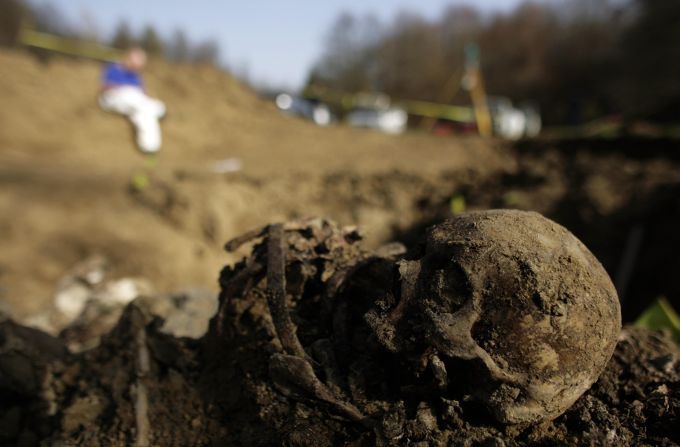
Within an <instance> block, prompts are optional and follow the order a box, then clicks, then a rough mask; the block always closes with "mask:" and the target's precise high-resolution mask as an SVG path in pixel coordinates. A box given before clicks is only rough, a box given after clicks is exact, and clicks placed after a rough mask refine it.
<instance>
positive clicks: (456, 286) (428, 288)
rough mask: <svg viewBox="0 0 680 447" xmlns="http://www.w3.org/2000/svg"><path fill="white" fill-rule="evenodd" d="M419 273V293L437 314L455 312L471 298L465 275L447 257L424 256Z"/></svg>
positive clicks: (470, 290) (469, 286) (470, 289)
mask: <svg viewBox="0 0 680 447" xmlns="http://www.w3.org/2000/svg"><path fill="white" fill-rule="evenodd" d="M421 271H422V273H421V276H420V278H419V291H420V293H421V294H422V297H423V298H424V299H425V301H426V302H428V303H429V304H430V306H433V307H434V309H433V310H436V311H437V312H441V313H453V312H456V311H458V310H459V309H460V308H461V307H462V306H463V304H465V303H466V302H467V301H468V300H469V299H470V297H471V296H472V287H471V285H470V281H469V279H468V277H467V274H466V273H465V271H464V270H463V268H462V267H461V266H460V265H459V264H458V263H457V262H456V261H454V260H452V259H451V257H449V256H442V255H439V256H426V257H425V258H424V259H423V266H422V270H421Z"/></svg>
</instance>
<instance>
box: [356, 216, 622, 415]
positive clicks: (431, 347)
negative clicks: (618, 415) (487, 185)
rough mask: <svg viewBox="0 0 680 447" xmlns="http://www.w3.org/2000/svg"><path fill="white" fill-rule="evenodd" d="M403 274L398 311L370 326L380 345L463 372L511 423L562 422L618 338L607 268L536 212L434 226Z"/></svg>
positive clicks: (491, 406) (618, 317) (477, 392)
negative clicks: (428, 356) (429, 355)
mask: <svg viewBox="0 0 680 447" xmlns="http://www.w3.org/2000/svg"><path fill="white" fill-rule="evenodd" d="M399 272H400V276H401V280H400V281H401V285H400V288H401V302H400V303H399V304H398V305H396V307H395V308H394V309H392V311H391V312H390V313H389V315H387V316H385V317H384V318H373V320H371V317H370V315H369V316H368V317H367V322H368V324H369V326H371V327H372V328H373V329H374V330H375V331H376V332H379V333H377V334H376V338H377V339H378V340H379V341H380V342H381V344H383V346H385V347H387V348H388V349H389V350H390V351H392V352H402V353H404V352H407V351H408V352H409V353H412V352H413V350H414V349H417V350H420V351H428V352H434V353H435V357H436V360H437V362H438V363H439V364H444V365H446V364H457V365H460V364H461V363H460V361H463V364H465V365H466V367H467V366H469V367H470V369H471V374H469V375H468V376H469V377H470V383H468V385H469V386H470V389H471V393H472V397H473V398H474V399H476V400H477V401H479V402H481V403H483V404H484V405H485V406H486V407H487V408H488V409H489V411H490V412H491V414H493V415H494V416H495V418H496V419H497V420H498V421H499V422H501V423H504V424H521V423H535V422H539V421H541V420H548V419H552V418H555V417H557V416H558V415H560V414H562V413H563V412H564V411H565V410H566V409H568V408H569V407H570V406H571V405H572V404H573V403H574V402H575V401H576V399H578V397H579V396H581V395H582V394H583V393H584V392H585V391H586V390H587V389H588V388H589V387H590V386H591V385H592V384H593V383H594V382H595V381H596V380H597V378H598V377H599V375H600V374H601V372H602V370H603V369H604V367H605V365H606V363H607V362H608V361H609V359H610V357H611V355H612V353H613V350H614V347H615V344H616V340H617V337H618V334H619V331H620V329H621V310H620V306H619V300H618V297H617V294H616V291H615V289H614V286H613V284H612V282H611V280H610V278H609V276H608V275H607V273H606V272H605V270H604V268H603V267H602V265H601V264H600V263H599V262H598V261H597V259H596V258H595V257H594V256H593V255H592V253H590V251H589V250H588V249H587V248H586V247H585V246H584V245H583V244H582V243H581V242H580V241H579V240H578V239H577V238H576V237H575V236H574V235H573V234H571V233H570V232H569V231H568V230H566V229H565V228H563V227H562V226H560V225H558V224H556V223H555V222H552V221H551V220H549V219H546V218H545V217H543V216H541V215H540V214H537V213H533V212H525V211H512V210H491V211H483V212H471V213H466V214H462V215H459V216H456V217H455V218H453V219H451V220H448V221H446V222H444V223H442V224H439V225H436V226H434V227H432V228H431V229H430V231H429V233H428V238H427V243H426V248H425V255H424V256H423V257H422V258H421V259H420V260H417V261H403V262H402V263H401V264H400V266H399ZM404 327H408V328H410V329H408V330H406V332H409V333H410V334H416V335H415V337H414V336H412V335H409V337H410V341H409V340H405V339H403V338H400V337H401V336H400V331H402V332H403V331H404ZM414 338H415V339H417V340H415V341H413V339H414ZM452 361H453V363H452ZM456 361H457V362H459V363H455V362H456ZM444 368H445V367H444ZM451 372H452V371H449V377H450V376H451ZM445 376H446V374H445ZM447 386H458V384H451V383H448V385H447Z"/></svg>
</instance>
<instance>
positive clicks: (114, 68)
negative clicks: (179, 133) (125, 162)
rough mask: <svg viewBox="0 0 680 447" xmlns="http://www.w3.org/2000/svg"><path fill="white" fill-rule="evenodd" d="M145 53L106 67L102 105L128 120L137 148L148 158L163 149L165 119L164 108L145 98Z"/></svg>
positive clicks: (136, 50) (139, 51) (136, 52)
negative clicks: (133, 130)
mask: <svg viewBox="0 0 680 447" xmlns="http://www.w3.org/2000/svg"><path fill="white" fill-rule="evenodd" d="M146 60H147V57H146V52H144V50H142V49H141V48H132V49H130V50H128V51H126V52H125V54H124V55H123V57H122V59H121V61H120V62H117V63H116V62H113V63H109V64H107V65H106V67H104V71H103V74H102V79H101V83H102V85H101V93H100V95H99V104H100V105H101V107H102V108H103V109H104V110H106V111H107V112H114V113H119V114H122V115H125V116H127V117H128V119H129V120H130V122H132V124H133V126H134V127H135V132H136V138H137V146H138V147H139V149H140V150H141V151H142V152H144V153H146V154H153V153H156V152H158V151H159V150H160V148H161V127H160V123H159V120H160V119H161V118H162V117H163V116H165V104H163V102H161V101H159V100H158V99H155V98H152V97H150V96H148V95H147V94H146V91H145V89H144V82H143V80H142V76H141V71H142V69H143V68H144V66H145V65H146Z"/></svg>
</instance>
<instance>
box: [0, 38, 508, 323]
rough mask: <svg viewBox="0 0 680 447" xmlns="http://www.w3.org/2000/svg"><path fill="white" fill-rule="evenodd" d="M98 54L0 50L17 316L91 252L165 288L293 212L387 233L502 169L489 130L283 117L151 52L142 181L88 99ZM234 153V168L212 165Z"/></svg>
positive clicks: (3, 264) (4, 232)
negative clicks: (157, 102) (469, 134)
mask: <svg viewBox="0 0 680 447" xmlns="http://www.w3.org/2000/svg"><path fill="white" fill-rule="evenodd" d="M99 70H100V65H99V64H97V63H93V62H86V61H76V60H66V59H62V58H54V59H52V60H50V61H49V62H48V63H46V64H43V63H40V62H38V61H37V60H35V59H34V58H32V57H30V56H29V55H27V54H23V53H16V52H7V51H2V52H0V79H2V82H0V97H2V98H3V100H2V106H1V107H0V185H1V187H0V215H1V216H3V217H2V219H0V242H1V243H2V244H3V250H2V252H1V253H0V302H1V303H3V306H5V307H10V308H11V309H10V310H11V311H12V312H13V313H15V314H17V315H19V316H26V315H29V314H32V313H35V312H37V311H39V310H41V309H43V308H44V307H45V306H46V305H47V304H48V303H49V302H50V299H51V295H52V292H53V290H54V286H55V284H56V282H57V281H58V280H59V279H60V278H61V277H62V275H63V274H64V273H65V272H67V271H69V270H70V269H71V267H72V266H73V265H75V264H77V263H78V262H79V261H81V260H82V259H84V258H86V257H87V256H88V255H91V254H101V255H104V256H105V257H107V258H108V259H110V261H111V263H112V268H113V271H114V274H120V275H137V276H145V277H148V278H149V279H150V280H151V281H153V283H154V284H156V285H157V287H159V288H160V289H161V290H172V289H176V288H178V287H184V286H186V285H192V284H193V285H196V284H197V285H202V286H209V287H214V288H216V275H215V272H217V271H218V270H219V268H220V267H221V266H222V265H223V264H224V263H225V262H227V261H230V260H235V259H236V257H229V256H227V255H225V253H224V252H223V251H222V247H221V246H222V243H223V242H224V240H225V239H226V238H228V237H231V236H233V235H235V234H238V233H240V232H243V231H246V230H248V229H250V228H253V227H256V226H260V225H263V224H265V223H268V222H271V221H276V220H286V219H289V218H293V217H296V216H300V215H310V214H318V215H324V216H329V217H331V218H334V219H336V220H338V221H340V222H341V223H344V224H351V223H355V224H360V225H362V226H365V227H366V228H370V229H371V234H369V240H372V241H378V240H383V239H385V238H388V237H389V236H390V235H391V234H392V232H393V230H394V229H395V228H396V229H401V230H403V229H406V228H407V227H409V226H410V225H412V224H414V223H415V222H417V221H419V220H420V219H421V216H420V208H421V205H422V203H423V201H428V200H431V198H433V197H437V198H439V199H438V201H441V200H444V197H446V196H448V195H450V194H451V193H452V191H453V190H454V189H455V187H456V185H457V184H458V182H459V181H460V179H462V178H468V177H470V176H477V177H482V176H485V175H487V174H488V173H490V172H495V171H498V170H499V169H505V168H506V167H507V166H509V165H511V164H512V161H511V159H510V158H508V157H507V155H506V154H504V153H503V150H502V148H501V147H499V146H498V145H496V144H489V143H487V142H484V141H481V140H477V139H474V138H471V139H463V140H453V139H443V138H436V137H431V136H427V135H420V134H409V135H406V136H403V137H392V136H386V135H382V134H379V133H376V132H371V131H363V130H355V129H349V128H345V127H332V128H319V127H316V126H313V125H311V124H309V123H306V122H304V121H302V120H299V119H297V118H294V117H288V116H283V115H281V114H280V113H279V112H278V111H277V110H275V109H274V107H273V106H272V105H270V104H268V103H266V102H264V101H262V100H260V99H259V98H257V97H256V96H255V95H254V94H253V93H252V92H251V91H249V90H248V89H247V88H245V87H244V86H243V85H241V84H240V83H238V82H237V81H235V80H234V79H233V78H231V77H230V76H228V75H227V74H225V73H222V72H219V71H217V70H215V69H212V68H209V67H192V66H175V65H167V64H164V63H162V62H154V63H152V64H151V66H150V67H149V71H148V73H147V76H146V78H147V84H148V88H149V91H150V93H151V94H152V95H156V96H158V97H159V98H161V99H163V100H164V101H165V102H166V103H167V105H168V110H169V115H168V117H167V119H166V120H165V121H164V122H163V132H164V141H165V143H164V147H163V151H162V153H161V155H160V159H159V163H158V165H157V166H156V167H155V168H154V169H152V170H151V171H152V172H151V184H150V186H149V187H148V188H147V189H146V190H144V191H143V192H142V193H139V194H136V195H133V194H130V191H129V188H128V185H129V182H130V178H131V176H132V175H133V174H135V173H137V172H140V171H144V170H148V169H147V168H146V166H147V164H146V162H145V160H144V159H143V157H142V156H141V155H140V154H139V153H138V152H137V151H136V150H135V148H134V145H133V140H132V138H131V133H130V128H129V126H128V124H127V123H126V121H125V120H124V119H122V118H121V117H118V116H115V115H111V114H106V113H104V112H102V111H101V110H99V108H98V107H97V104H96V92H97V89H98V85H97V82H98V76H99ZM231 157H236V158H239V159H240V160H241V161H242V163H243V169H242V170H241V171H240V172H239V173H236V174H216V173H215V172H214V171H213V170H212V166H213V165H214V163H215V162H217V161H219V160H223V159H226V158H231Z"/></svg>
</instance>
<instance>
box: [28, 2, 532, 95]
mask: <svg viewBox="0 0 680 447" xmlns="http://www.w3.org/2000/svg"><path fill="white" fill-rule="evenodd" d="M519 2H520V0H476V1H468V2H467V4H474V5H475V6H476V7H478V8H479V9H481V10H486V11H507V10H509V9H511V8H513V7H514V6H516V5H517V4H518V3H519ZM34 3H38V4H40V3H45V1H43V0H37V1H35V2H34ZM47 3H50V4H52V5H54V6H55V7H56V9H57V10H59V11H61V12H62V13H63V14H64V15H65V17H66V19H68V21H69V22H70V23H72V24H74V25H76V26H82V25H89V27H96V28H97V29H99V30H101V31H100V34H102V35H103V37H110V35H111V34H112V33H113V30H114V29H115V27H116V25H117V24H118V23H119V22H120V21H121V20H126V21H127V22H128V23H129V24H130V25H131V26H132V27H133V29H134V30H139V29H141V28H142V27H143V26H144V25H145V24H148V23H150V24H153V25H154V26H155V27H156V29H157V30H158V31H159V32H160V33H161V34H162V35H164V36H169V35H171V33H172V32H173V30H175V29H177V28H181V29H183V30H184V31H185V32H186V33H187V35H188V36H189V37H190V39H191V40H192V41H200V40H204V39H209V38H213V39H215V40H216V41H217V42H218V44H219V46H220V53H221V54H220V58H221V61H222V62H223V63H224V64H226V65H228V66H229V67H230V68H231V69H232V70H234V71H235V72H236V73H237V74H241V75H244V74H247V75H248V77H249V78H250V80H251V82H254V83H256V84H260V85H262V84H264V85H270V86H273V87H285V88H290V89H296V88H299V87H301V86H302V85H303V83H304V82H305V80H306V77H307V74H308V73H309V70H310V68H311V66H312V65H313V64H314V62H315V61H316V60H317V58H318V57H319V56H320V54H321V53H322V51H323V43H324V38H325V36H326V34H327V33H328V30H329V29H330V27H331V25H332V24H333V22H334V20H335V18H336V17H337V16H338V15H339V14H340V13H342V12H345V11H347V12H351V13H356V14H360V15H362V14H368V13H371V14H374V15H375V16H376V17H378V19H380V20H381V21H382V22H389V21H390V20H392V19H393V18H394V16H395V15H396V14H397V13H398V12H399V11H403V10H408V11H412V12H416V13H418V14H420V15H422V16H424V17H426V18H436V17H437V16H438V15H439V14H440V13H441V11H442V10H443V9H444V8H445V7H446V6H448V5H452V4H461V3H464V2H463V1H459V0H249V1H235V0H224V1H221V0H113V1H112V0H49V1H47Z"/></svg>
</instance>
